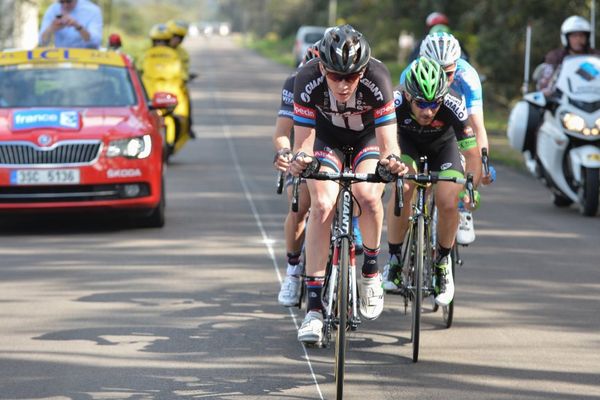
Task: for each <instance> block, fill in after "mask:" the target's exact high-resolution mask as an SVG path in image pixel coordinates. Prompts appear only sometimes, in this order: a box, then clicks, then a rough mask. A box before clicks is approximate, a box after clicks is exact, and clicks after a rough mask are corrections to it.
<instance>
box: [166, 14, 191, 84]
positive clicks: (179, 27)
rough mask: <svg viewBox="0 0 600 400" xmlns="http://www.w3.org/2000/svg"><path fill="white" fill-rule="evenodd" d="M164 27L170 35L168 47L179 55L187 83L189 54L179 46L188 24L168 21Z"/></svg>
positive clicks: (186, 31)
mask: <svg viewBox="0 0 600 400" xmlns="http://www.w3.org/2000/svg"><path fill="white" fill-rule="evenodd" d="M166 25H167V28H168V29H169V31H170V32H171V34H172V36H171V39H170V41H169V45H170V46H171V47H172V48H174V49H175V50H176V51H177V54H179V58H180V59H181V62H182V63H183V68H184V71H185V80H186V81H187V80H188V79H189V69H190V54H189V53H188V52H187V50H186V49H184V48H183V46H182V45H181V44H182V43H183V39H185V36H186V35H187V33H188V24H187V23H186V22H184V21H180V20H170V21H168V22H167V24H166Z"/></svg>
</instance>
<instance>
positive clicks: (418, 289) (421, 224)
mask: <svg viewBox="0 0 600 400" xmlns="http://www.w3.org/2000/svg"><path fill="white" fill-rule="evenodd" d="M414 239H415V240H416V241H417V245H416V246H415V247H416V254H415V258H416V259H415V265H414V268H413V294H412V344H413V362H417V361H418V360H419V338H420V334H421V310H422V304H421V303H422V302H423V262H424V260H425V219H424V217H423V216H419V217H418V218H417V235H416V236H415V238H414Z"/></svg>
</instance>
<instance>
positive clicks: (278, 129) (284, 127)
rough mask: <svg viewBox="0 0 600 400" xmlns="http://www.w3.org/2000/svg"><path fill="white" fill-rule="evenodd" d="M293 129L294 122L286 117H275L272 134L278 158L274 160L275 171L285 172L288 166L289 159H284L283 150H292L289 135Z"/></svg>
mask: <svg viewBox="0 0 600 400" xmlns="http://www.w3.org/2000/svg"><path fill="white" fill-rule="evenodd" d="M293 127H294V120H293V119H291V118H286V117H277V121H276V122H275V133H274V134H273V147H274V148H275V153H277V154H278V155H279V156H278V157H277V158H276V159H275V163H274V166H275V169H277V170H279V171H282V172H285V171H286V170H287V168H288V166H289V158H288V157H285V154H284V153H286V152H285V150H286V149H287V150H290V151H291V148H292V143H291V142H290V133H291V131H292V128H293Z"/></svg>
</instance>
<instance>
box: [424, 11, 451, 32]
mask: <svg viewBox="0 0 600 400" xmlns="http://www.w3.org/2000/svg"><path fill="white" fill-rule="evenodd" d="M425 25H427V28H429V29H431V27H432V26H435V25H446V26H448V25H449V21H448V17H447V16H446V14H442V13H441V12H437V11H436V12H432V13H431V14H429V15H428V16H427V19H426V20H425Z"/></svg>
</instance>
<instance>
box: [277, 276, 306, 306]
mask: <svg viewBox="0 0 600 400" xmlns="http://www.w3.org/2000/svg"><path fill="white" fill-rule="evenodd" d="M301 279H302V277H300V276H292V275H287V276H286V277H285V279H284V280H283V283H282V284H281V289H280V290H279V296H277V301H278V302H279V304H281V305H282V306H285V307H294V306H297V305H298V303H299V302H300V291H301V290H302V281H301Z"/></svg>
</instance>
